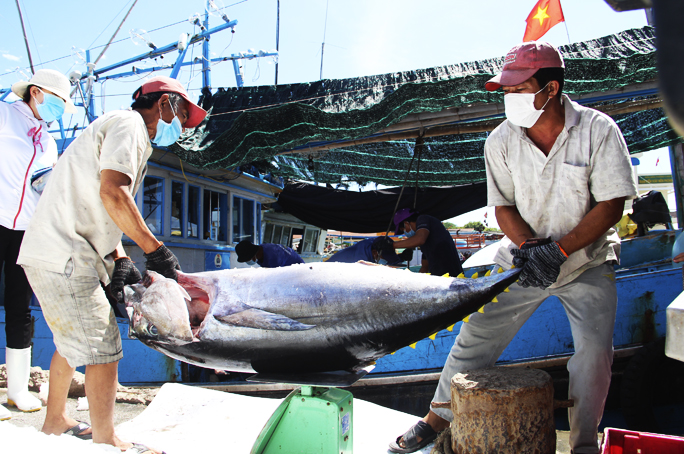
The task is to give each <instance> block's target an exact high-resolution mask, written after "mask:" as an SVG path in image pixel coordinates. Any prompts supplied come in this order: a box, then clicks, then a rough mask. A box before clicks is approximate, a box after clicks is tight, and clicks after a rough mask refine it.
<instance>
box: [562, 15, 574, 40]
mask: <svg viewBox="0 0 684 454" xmlns="http://www.w3.org/2000/svg"><path fill="white" fill-rule="evenodd" d="M563 25H565V33H566V34H567V35H568V44H572V41H570V32H569V31H568V23H567V22H566V21H565V20H564V21H563Z"/></svg>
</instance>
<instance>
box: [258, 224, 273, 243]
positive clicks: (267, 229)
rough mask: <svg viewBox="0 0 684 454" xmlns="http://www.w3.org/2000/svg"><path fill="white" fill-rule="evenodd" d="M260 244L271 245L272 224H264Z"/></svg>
mask: <svg viewBox="0 0 684 454" xmlns="http://www.w3.org/2000/svg"><path fill="white" fill-rule="evenodd" d="M261 242H262V243H273V242H274V241H273V224H266V227H264V237H263V238H262V239H261Z"/></svg>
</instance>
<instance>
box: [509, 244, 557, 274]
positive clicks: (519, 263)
mask: <svg viewBox="0 0 684 454" xmlns="http://www.w3.org/2000/svg"><path fill="white" fill-rule="evenodd" d="M552 242H553V240H551V237H548V238H528V239H527V240H525V241H523V242H522V244H521V245H520V249H531V248H533V247H537V246H542V245H544V244H550V243H552ZM525 262H527V259H526V258H522V257H515V256H514V257H513V265H514V266H515V267H516V268H522V267H523V266H525Z"/></svg>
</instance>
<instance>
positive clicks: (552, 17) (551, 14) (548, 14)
mask: <svg viewBox="0 0 684 454" xmlns="http://www.w3.org/2000/svg"><path fill="white" fill-rule="evenodd" d="M563 21H565V17H563V9H562V8H561V4H560V0H539V1H538V2H537V4H536V5H534V8H532V12H531V13H530V15H529V16H527V19H526V22H527V28H526V29H525V36H523V42H524V41H536V40H538V39H539V38H541V37H542V36H544V34H545V33H546V32H548V31H549V30H550V29H551V27H553V26H554V25H556V24H559V23H561V22H563Z"/></svg>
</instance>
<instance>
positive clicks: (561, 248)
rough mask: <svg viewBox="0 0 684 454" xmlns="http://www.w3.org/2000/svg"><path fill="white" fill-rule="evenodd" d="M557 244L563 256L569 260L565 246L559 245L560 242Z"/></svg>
mask: <svg viewBox="0 0 684 454" xmlns="http://www.w3.org/2000/svg"><path fill="white" fill-rule="evenodd" d="M556 244H557V245H558V249H560V251H561V252H562V253H563V255H564V256H565V258H566V259H567V258H568V253H567V252H565V249H563V246H561V245H560V243H559V242H558V241H556Z"/></svg>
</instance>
